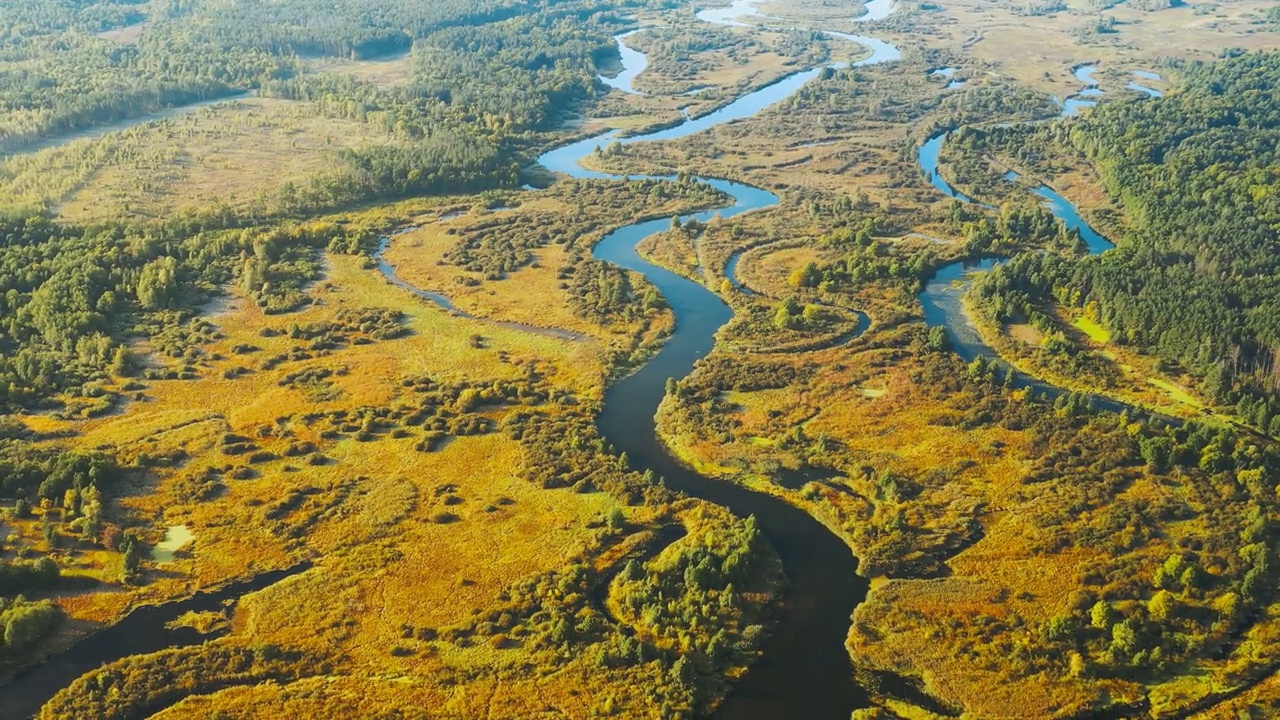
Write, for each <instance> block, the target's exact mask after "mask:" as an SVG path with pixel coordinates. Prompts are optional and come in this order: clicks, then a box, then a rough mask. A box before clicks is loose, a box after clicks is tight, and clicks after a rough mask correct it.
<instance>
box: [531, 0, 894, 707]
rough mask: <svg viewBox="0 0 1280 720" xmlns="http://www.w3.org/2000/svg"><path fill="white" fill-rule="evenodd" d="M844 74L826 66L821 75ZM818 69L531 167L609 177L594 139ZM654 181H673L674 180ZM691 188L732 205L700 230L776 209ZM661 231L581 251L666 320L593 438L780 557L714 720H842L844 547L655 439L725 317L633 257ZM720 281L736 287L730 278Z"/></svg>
mask: <svg viewBox="0 0 1280 720" xmlns="http://www.w3.org/2000/svg"><path fill="white" fill-rule="evenodd" d="M891 10H892V4H891V2H890V1H889V0H874V1H873V2H872V3H870V4H869V5H868V14H867V15H866V16H864V17H865V18H866V19H878V18H880V17H884V16H886V15H887V14H888V13H889V12H890V11H891ZM753 15H756V13H755V8H754V5H753V4H752V2H751V1H750V0H738V1H737V2H735V3H734V4H733V5H732V6H731V7H730V8H726V9H720V10H707V11H703V12H701V13H699V15H698V17H699V18H701V19H702V20H704V21H707V22H715V23H719V24H724V25H742V24H745V23H742V22H741V21H740V20H739V18H741V17H745V16H753ZM827 34H828V35H830V36H832V37H836V38H838V39H841V40H846V41H852V42H857V43H859V44H861V45H864V46H866V47H867V48H868V49H869V50H870V51H871V54H870V55H869V56H868V57H867V58H865V59H863V60H861V61H859V62H857V63H852V65H856V66H866V65H872V64H877V63H884V62H889V61H893V60H897V59H898V58H899V57H900V53H899V52H898V49H897V48H896V47H894V46H893V45H890V44H889V43H886V42H884V41H881V40H879V39H876V38H866V37H862V36H858V35H851V34H848V33H836V32H828V33H827ZM625 60H626V56H625V55H624V61H625ZM849 65H850V64H848V63H834V64H832V65H831V66H829V67H832V68H833V69H838V68H844V67H848V66H849ZM822 71H823V68H821V67H819V68H812V69H809V70H805V71H802V72H797V73H794V74H792V75H789V76H787V77H784V78H782V79H781V80H779V81H778V82H776V83H773V84H772V85H769V86H766V87H763V88H761V89H759V90H756V91H754V92H751V93H749V94H747V95H744V96H743V97H741V98H738V99H737V100H735V101H733V102H731V103H729V104H728V105H725V106H724V107H722V108H720V109H718V110H716V111H714V112H712V113H709V114H707V115H703V116H701V117H698V118H692V119H690V118H686V119H685V121H684V122H682V123H680V124H679V125H676V126H674V127H669V128H665V129H662V130H657V131H654V132H651V133H646V134H642V135H633V136H629V137H618V136H617V133H616V132H608V133H605V134H603V135H600V136H596V137H593V138H588V139H586V140H581V141H579V142H576V143H572V144H569V145H565V146H563V147H560V148H556V149H554V150H552V151H550V152H548V153H546V154H545V155H543V156H542V157H541V158H540V159H539V162H540V163H541V164H542V165H543V166H544V167H546V168H547V169H549V170H553V171H557V172H560V173H563V174H565V175H568V176H570V177H574V178H614V177H616V176H613V175H609V174H605V173H600V172H595V171H592V170H587V169H585V168H583V167H582V165H581V161H582V160H583V159H584V158H586V157H587V156H588V155H590V154H591V153H593V152H594V151H595V150H596V148H598V147H600V145H601V144H602V143H604V142H613V141H616V142H620V143H622V144H624V145H629V144H634V143H641V142H657V141H663V140H675V139H678V138H683V137H688V136H690V135H694V134H696V133H699V132H703V131H705V130H708V129H710V128H712V127H716V126H718V125H723V124H725V123H729V122H733V121H735V120H740V119H744V118H748V117H752V116H754V115H756V114H757V113H759V112H761V111H762V110H764V109H766V108H768V107H770V106H772V105H774V104H776V103H778V102H780V101H782V100H784V99H786V98H788V97H790V96H791V95H792V94H794V93H795V92H796V91H797V90H799V89H800V88H801V87H802V86H803V85H804V84H805V83H807V82H809V80H811V79H813V78H814V77H816V76H817V75H818V74H819V73H821V72H822ZM624 74H625V70H624ZM630 77H632V78H634V75H631V76H630ZM660 179H666V180H671V181H674V180H675V177H674V176H671V177H662V178H660ZM698 179H699V180H700V181H701V182H705V183H707V184H709V185H711V186H713V187H715V188H717V189H719V190H721V191H722V192H724V193H725V194H726V195H728V196H729V197H730V198H732V202H731V203H730V204H729V205H728V206H726V207H722V208H718V209H714V210H708V211H704V212H701V213H697V214H695V215H692V216H689V217H686V218H683V220H688V219H690V218H696V219H698V220H701V221H704V222H705V221H707V220H709V219H711V218H712V217H713V216H715V215H720V216H721V217H724V218H728V217H733V216H734V215H739V214H741V213H744V212H748V211H752V210H758V209H762V208H768V207H772V206H774V205H776V204H777V203H778V197H777V196H776V195H774V194H773V193H771V192H768V191H766V190H762V189H760V188H756V187H752V186H750V185H746V184H743V183H737V182H731V181H728V180H722V179H717V178H698ZM669 226H670V224H669V221H668V220H665V219H658V220H650V221H646V222H640V223H635V224H633V225H628V226H626V227H623V228H619V229H618V230H615V231H613V232H611V233H609V234H608V235H606V236H605V237H604V238H603V239H602V240H601V241H600V243H599V244H597V245H596V247H595V249H594V251H593V255H594V257H596V258H597V259H600V260H604V261H606V262H610V263H612V264H614V265H617V266H619V267H623V268H626V269H628V270H633V271H635V272H639V273H641V274H643V275H644V276H645V278H646V279H647V280H648V281H649V282H650V283H652V284H653V285H654V286H655V287H656V288H657V289H658V291H659V292H661V293H662V296H663V297H664V298H665V299H666V301H667V304H668V305H669V306H670V307H671V310H672V312H673V313H674V314H675V318H676V328H675V332H674V333H673V334H672V335H671V337H669V338H668V339H667V342H666V343H665V345H664V346H663V348H662V350H661V351H660V352H659V353H658V354H657V355H656V356H655V357H654V358H653V359H652V360H650V361H649V362H648V363H646V364H645V365H644V366H643V367H642V368H640V369H639V370H638V371H637V372H635V373H634V374H632V375H630V376H628V377H627V378H625V379H623V380H621V381H619V382H618V383H616V384H614V385H613V386H612V387H610V388H609V389H608V391H607V392H606V393H605V398H604V406H603V409H602V410H601V413H600V416H599V418H598V420H597V424H598V427H599V430H600V433H601V435H603V436H604V437H605V438H606V439H607V440H608V441H609V442H610V443H611V444H612V445H613V446H614V448H616V449H617V450H618V451H620V452H625V453H626V454H627V456H628V457H629V458H630V460H631V462H632V464H633V466H635V467H639V468H648V469H651V470H653V471H654V473H656V474H658V475H660V476H662V477H663V478H664V479H665V480H666V484H667V486H668V487H670V488H672V489H674V490H678V491H681V492H684V493H687V494H689V495H692V496H694V497H698V498H702V499H704V500H707V501H709V502H713V503H715V504H717V505H721V506H723V507H726V508H728V509H729V510H730V511H732V512H733V513H734V514H736V515H738V516H740V517H747V516H755V518H756V521H757V523H758V524H759V527H760V529H761V530H762V531H763V532H764V534H765V535H766V536H767V537H768V538H769V540H770V542H771V543H772V545H773V547H774V549H775V550H777V552H778V555H779V556H780V557H781V559H782V562H783V566H784V567H785V569H786V574H787V579H788V586H787V590H786V603H785V608H784V609H783V610H782V613H781V617H780V618H778V622H777V624H776V625H775V627H774V632H773V633H772V634H771V635H770V637H769V639H768V640H767V641H766V643H765V646H764V652H763V655H762V656H761V657H760V658H759V659H758V660H757V661H756V662H755V664H753V665H752V667H751V670H750V672H749V673H748V674H747V676H746V677H745V678H744V679H742V680H740V681H739V682H738V683H737V684H736V685H735V686H734V687H733V689H732V691H731V692H730V695H729V697H728V698H727V699H726V700H725V701H724V703H723V704H722V705H721V707H720V709H719V711H718V716H719V717H727V718H778V717H806V718H841V719H842V720H843V719H844V718H847V717H849V713H850V711H851V710H853V709H854V708H856V707H860V706H865V705H866V704H867V703H868V697H867V694H866V692H865V691H864V690H863V689H862V688H861V687H859V686H858V685H857V684H856V683H855V682H854V679H853V668H852V666H851V663H850V659H849V653H848V650H847V649H846V648H845V644H844V641H845V638H846V636H847V635H848V631H849V622H850V617H851V615H852V613H853V610H854V608H855V607H856V606H857V604H858V603H859V602H861V601H862V599H864V598H865V597H866V594H867V590H868V587H869V586H868V583H867V581H866V580H864V579H863V578H861V577H859V576H858V575H857V561H856V560H855V559H854V557H853V554H852V552H851V551H850V549H849V547H848V545H846V544H845V543H844V541H842V540H841V539H840V538H839V537H837V536H836V535H835V534H833V533H832V532H831V531H830V530H828V529H827V528H826V527H825V526H824V525H822V523H820V522H818V521H817V520H815V519H814V518H813V517H812V516H810V515H809V514H808V513H806V512H804V511H802V510H800V509H798V508H796V507H794V506H792V505H790V504H788V503H786V502H784V501H782V500H780V499H778V498H776V497H773V496H771V495H765V494H761V493H757V492H752V491H750V490H747V489H746V488H743V487H741V486H739V485H735V484H732V483H728V482H721V481H713V480H710V479H708V478H705V477H703V476H702V475H699V474H698V473H696V472H694V471H692V470H690V469H689V468H687V467H686V466H684V465H683V464H681V463H680V462H678V461H677V460H675V459H674V458H672V457H671V456H670V455H669V454H668V453H667V451H666V449H665V448H664V447H663V445H662V443H661V442H660V441H659V439H658V435H657V428H656V424H655V415H656V413H657V410H658V405H659V404H660V403H661V402H662V399H663V397H664V395H665V393H666V388H665V386H666V381H667V379H668V378H682V377H684V376H686V375H688V374H689V372H690V371H692V369H693V366H694V363H696V362H697V361H698V359H699V358H702V357H705V356H706V355H707V354H708V353H709V352H711V350H712V347H713V346H714V344H715V334H716V332H717V331H718V330H719V329H720V328H721V327H722V326H723V325H724V324H725V323H727V322H728V321H729V319H730V318H731V317H732V315H733V312H732V310H731V309H730V308H729V307H728V306H727V305H726V304H725V303H724V301H723V300H721V299H720V297H719V296H718V295H716V294H715V293H713V292H711V291H710V290H708V289H707V288H705V287H704V286H702V285H701V284H699V283H696V282H693V281H691V280H688V279H686V278H684V277H681V276H680V275H677V274H675V273H673V272H671V271H669V270H666V269H664V268H661V267H658V266H656V265H654V264H652V263H650V262H648V261H646V260H645V259H644V258H642V257H640V255H639V254H638V253H637V252H636V245H637V244H638V243H639V242H640V241H641V240H643V239H645V238H646V237H648V236H650V235H653V234H654V233H657V232H661V231H662V230H665V229H667V228H668V227H669ZM731 280H732V281H734V282H735V283H736V279H734V278H731Z"/></svg>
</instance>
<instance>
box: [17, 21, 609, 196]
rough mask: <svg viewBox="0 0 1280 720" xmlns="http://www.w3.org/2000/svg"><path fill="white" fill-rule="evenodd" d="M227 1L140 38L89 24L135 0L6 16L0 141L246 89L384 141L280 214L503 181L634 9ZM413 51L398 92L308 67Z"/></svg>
mask: <svg viewBox="0 0 1280 720" xmlns="http://www.w3.org/2000/svg"><path fill="white" fill-rule="evenodd" d="M235 4H236V7H235V8H234V9H230V10H228V8H226V7H223V4H222V3H207V2H202V1H193V0H171V1H170V2H167V3H159V4H158V7H159V10H158V11H157V10H156V7H157V4H154V3H153V4H151V5H150V6H149V7H150V8H151V14H150V15H149V16H148V17H146V18H145V22H146V25H145V28H144V29H143V30H141V31H140V32H139V34H138V36H137V38H136V43H128V42H123V43H122V42H117V41H115V40H111V39H106V38H103V37H99V36H98V35H96V34H94V33H96V32H100V31H102V30H106V29H110V28H118V27H120V26H121V25H128V24H131V23H138V22H141V21H142V20H143V18H142V16H141V14H140V12H139V9H138V8H139V6H138V5H137V4H136V3H122V2H99V3H82V2H67V1H66V0H40V1H38V2H34V3H31V4H29V5H24V6H22V7H21V8H18V9H17V10H16V11H15V12H14V19H15V20H16V22H13V23H12V24H10V25H8V26H7V27H6V28H4V29H0V151H10V152H11V151H15V150H20V149H22V148H23V147H25V146H29V145H31V144H33V143H36V142H38V141H40V140H41V139H46V138H49V137H57V136H62V135H67V134H69V133H73V132H76V131H81V130H85V129H91V128H94V127H100V126H104V125H109V124H111V123H115V122H119V121H121V120H127V119H131V118H137V117H143V116H146V115H148V114H151V113H155V112H157V111H159V110H162V109H164V108H167V107H174V106H180V105H185V104H191V103H195V102H199V101H203V100H208V99H214V98H220V97H228V96H231V95H234V94H237V93H240V92H244V91H246V90H254V91H257V92H258V93H259V94H261V95H263V96H266V97H277V98H285V99H294V100H306V101H312V102H314V103H316V104H317V105H318V107H319V109H320V111H321V112H322V113H324V114H327V115H329V116H332V117H341V118H348V119H356V120H359V121H361V122H366V123H370V124H371V125H372V126H373V127H374V128H376V129H378V130H379V131H381V132H384V133H386V134H388V135H390V136H391V137H392V138H393V141H392V142H390V143H387V144H385V145H381V146H378V147H376V148H370V149H356V150H348V151H344V160H345V162H344V166H345V168H346V170H345V171H344V172H340V173H337V174H329V175H328V176H326V177H317V178H313V179H312V180H311V181H310V182H309V183H307V185H306V186H305V187H302V188H297V189H296V190H292V189H291V191H290V192H289V193H288V196H287V197H283V196H282V197H281V198H280V199H279V202H278V203H277V208H276V210H277V211H278V212H279V213H280V214H297V213H302V212H308V211H315V210H318V209H323V208H331V207H335V206H338V205H342V204H346V203H351V202H358V201H361V200H365V199H370V198H375V197H379V198H380V197H392V196H404V195H410V194H419V195H421V194H435V193H442V192H472V191H477V190H482V189H486V188H501V187H515V186H517V185H519V182H518V170H519V167H520V166H521V165H522V164H523V163H524V162H527V161H528V160H529V159H530V157H531V152H530V148H531V147H532V146H533V145H535V144H537V143H533V142H531V141H530V138H529V134H530V133H534V132H538V131H545V130H548V129H550V128H552V127H554V126H555V125H556V124H557V123H558V122H559V121H560V120H561V119H563V117H564V115H565V113H566V112H569V111H572V109H573V108H574V107H575V106H577V105H578V104H579V103H580V102H581V101H583V100H585V99H589V98H591V97H594V95H595V94H596V93H597V92H600V91H601V90H602V87H601V86H599V84H598V81H597V78H596V64H597V62H598V61H599V60H601V59H603V57H604V56H607V55H608V54H610V53H613V52H616V50H615V46H614V44H613V42H612V40H611V36H612V35H613V34H614V33H615V32H616V31H617V30H618V29H619V28H621V27H623V26H624V25H625V24H626V23H625V21H624V20H622V18H621V16H620V15H619V14H618V13H617V12H616V10H615V7H616V8H625V7H628V6H630V5H631V4H629V3H619V4H617V5H616V6H615V5H605V6H601V5H600V4H594V3H593V4H588V3H584V2H579V1H577V0H568V1H564V2H560V1H557V0H535V1H531V2H479V3H477V2H470V1H466V2H463V1H461V0H445V1H444V2H434V3H417V2H407V1H403V2H393V3H378V4H377V5H375V6H368V5H367V3H362V2H355V1H354V0H343V1H342V2H339V3H337V7H334V4H333V3H327V4H325V7H324V8H323V9H321V8H319V7H317V3H316V2H315V1H314V0H288V1H287V2H282V3H257V2H245V1H243V0H240V1H238V2H236V3H235ZM215 5H216V7H215ZM316 18H321V19H323V21H322V22H315V21H313V20H314V19H316ZM410 47H412V48H413V53H414V54H413V58H412V82H410V83H409V84H408V85H407V86H403V87H398V88H380V87H377V86H375V85H373V84H371V83H366V82H362V81H359V80H356V79H354V78H350V77H345V76H332V75H314V74H312V75H308V74H306V73H305V72H304V58H306V57H308V56H317V55H320V56H333V57H343V58H368V57H376V56H382V55H387V54H391V53H398V52H404V51H408V50H409V49H410ZM85 152H88V150H87V149H86V150H85ZM82 160H83V161H84V162H88V159H87V158H84V159H82ZM0 172H2V171H0ZM32 202H33V203H34V207H33V209H35V210H47V209H49V208H47V207H43V206H41V202H42V199H39V198H37V199H33V200H32ZM46 202H47V201H46Z"/></svg>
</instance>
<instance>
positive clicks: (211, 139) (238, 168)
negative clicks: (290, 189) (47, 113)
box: [0, 98, 391, 223]
mask: <svg viewBox="0 0 1280 720" xmlns="http://www.w3.org/2000/svg"><path fill="white" fill-rule="evenodd" d="M387 142H391V140H390V138H388V137H387V136H385V135H381V134H378V133H376V132H374V131H373V130H372V129H371V128H370V127H369V126H368V125H365V124H363V123H358V122H355V121H349V120H342V119H335V118H327V117H323V116H317V115H316V114H315V113H314V111H313V110H312V109H310V108H309V107H307V106H306V105H304V104H301V103H295V102H291V101H287V100H272V99H266V98H250V99H246V100H236V101H230V102H226V103H221V104H218V105H215V106H213V107H209V108H206V109H203V110H199V111H196V112H194V113H191V114H187V115H180V116H176V117H173V118H171V119H168V120H164V121H160V122H157V123H152V124H147V125H142V126H140V127H136V128H133V129H130V130H124V131H120V132H115V133H111V134H109V135H107V136H105V137H103V138H101V139H86V140H78V141H75V142H72V143H71V144H69V145H65V146H60V147H57V148H51V149H48V150H43V151H40V152H39V153H36V154H34V155H31V156H26V155H23V156H18V157H15V158H11V159H9V160H8V161H7V162H6V163H5V165H4V166H3V167H2V168H0V197H3V198H4V199H5V201H6V202H8V203H11V204H14V205H36V206H41V207H49V208H52V209H53V210H54V211H55V212H57V213H58V214H59V215H60V216H61V217H63V218H65V219H67V220H69V221H75V222H90V223H91V222H100V221H104V220H107V219H110V218H118V217H137V218H144V219H159V218H163V217H165V216H168V215H172V214H174V213H180V212H183V211H187V212H191V211H196V210H204V209H208V208H209V207H210V206H217V207H226V208H229V209H231V210H233V211H246V210H251V209H254V208H261V207H262V206H265V205H267V204H268V202H274V197H273V196H274V194H275V193H276V192H277V191H278V190H279V189H280V188H281V187H284V186H289V185H293V186H303V185H305V184H306V183H307V182H308V181H309V180H311V179H312V178H315V177H317V176H323V175H326V174H330V173H332V172H333V171H334V170H335V169H336V167H337V161H336V159H335V158H334V155H335V154H336V152H337V151H338V150H340V149H343V148H353V147H363V146H366V145H371V144H384V143H387ZM268 198H270V200H269V201H268ZM259 212H261V210H259Z"/></svg>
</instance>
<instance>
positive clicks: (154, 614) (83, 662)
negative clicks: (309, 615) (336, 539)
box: [0, 562, 311, 720]
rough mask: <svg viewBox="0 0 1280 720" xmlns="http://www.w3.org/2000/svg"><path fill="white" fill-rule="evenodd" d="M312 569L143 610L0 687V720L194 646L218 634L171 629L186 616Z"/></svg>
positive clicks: (17, 719)
mask: <svg viewBox="0 0 1280 720" xmlns="http://www.w3.org/2000/svg"><path fill="white" fill-rule="evenodd" d="M310 567H311V563H309V562H304V563H301V564H299V565H295V566H293V567H291V568H287V569H284V570H272V571H269V572H264V573H261V574H259V575H255V576H254V577H251V578H249V579H248V580H242V581H239V582H235V583H231V584H229V585H227V586H226V587H224V588H221V589H219V590H208V591H205V592H200V593H196V594H195V595H193V596H191V597H189V598H187V599H185V600H179V601H176V602H171V603H165V604H163V605H143V606H140V607H138V608H135V609H134V610H132V611H131V612H130V613H129V614H128V615H126V616H125V617H124V619H122V620H120V622H118V623H116V624H115V625H112V626H111V627H108V628H106V629H104V630H100V631H98V632H96V633H94V634H92V635H89V636H88V637H85V638H84V639H83V640H80V641H79V642H77V643H76V644H74V645H72V646H71V647H70V648H68V649H67V650H64V651H63V652H61V653H58V654H57V655H54V656H53V657H51V658H49V659H48V660H46V661H44V662H43V663H41V664H39V665H36V666H34V667H31V668H29V669H27V670H25V671H23V672H21V673H19V674H18V675H17V677H15V678H14V679H12V680H10V681H9V682H7V683H4V684H3V685H0V720H25V719H26V718H30V717H32V716H34V715H35V714H36V713H38V712H39V711H40V708H41V707H42V706H43V705H44V704H45V703H46V702H48V700H49V699H50V698H52V697H53V696H54V694H56V693H57V692H58V691H59V690H61V689H63V688H65V687H67V686H68V685H70V684H71V683H72V682H73V681H74V680H75V679H76V678H78V677H80V676H81V675H83V674H85V673H87V672H89V671H91V670H95V669H97V668H98V667H100V666H101V665H103V664H105V663H109V662H114V661H116V660H119V659H121V658H124V657H128V656H130V655H144V654H147V653H153V652H157V651H160V650H164V649H165V648H174V647H186V646H190V645H199V644H200V643H203V642H205V641H207V640H211V639H213V638H215V637H218V636H219V635H221V634H223V632H224V631H222V632H217V633H213V634H203V635H202V634H201V633H199V632H197V631H196V630H195V629H193V628H191V627H186V626H171V624H172V623H173V622H174V621H176V620H178V619H179V618H181V617H182V616H183V615H184V614H186V613H189V612H195V613H199V612H223V611H225V610H226V609H227V607H228V606H229V605H231V604H234V603H235V602H236V601H238V600H239V599H240V598H241V597H243V596H245V595H248V594H250V593H254V592H257V591H259V590H262V589H263V588H266V587H269V586H271V585H274V584H276V583H278V582H280V581H281V580H284V579H285V578H288V577H291V576H293V575H297V574H298V573H301V572H303V571H305V570H307V569H308V568H310Z"/></svg>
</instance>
